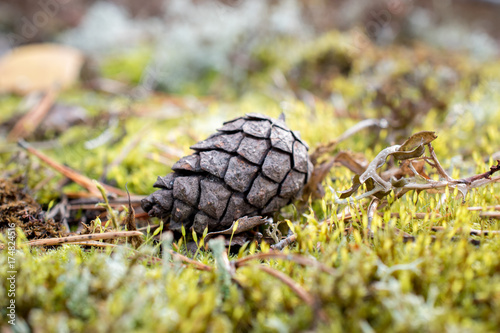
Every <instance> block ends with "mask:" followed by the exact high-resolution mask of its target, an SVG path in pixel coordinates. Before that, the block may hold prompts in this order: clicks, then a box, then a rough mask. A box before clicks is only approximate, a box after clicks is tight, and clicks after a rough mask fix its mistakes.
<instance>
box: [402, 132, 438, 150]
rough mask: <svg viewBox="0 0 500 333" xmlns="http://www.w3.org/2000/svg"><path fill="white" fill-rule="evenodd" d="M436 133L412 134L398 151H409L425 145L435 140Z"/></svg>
mask: <svg viewBox="0 0 500 333" xmlns="http://www.w3.org/2000/svg"><path fill="white" fill-rule="evenodd" d="M436 138H437V135H436V132H432V131H422V132H418V133H415V134H413V135H412V136H410V137H409V138H408V139H406V141H405V142H404V143H403V144H402V145H401V147H399V149H398V150H399V151H411V150H413V149H415V148H417V147H418V146H421V145H426V144H429V143H431V142H432V141H434V140H436Z"/></svg>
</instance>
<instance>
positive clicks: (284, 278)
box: [255, 265, 327, 321]
mask: <svg viewBox="0 0 500 333" xmlns="http://www.w3.org/2000/svg"><path fill="white" fill-rule="evenodd" d="M255 267H256V268H258V269H260V270H261V271H263V272H265V273H267V274H269V275H271V276H273V277H275V278H277V279H278V280H280V281H281V282H283V283H284V284H286V285H287V286H288V287H289V288H290V289H291V290H292V291H293V292H294V293H295V294H296V295H297V296H298V297H299V298H300V299H302V300H303V301H304V302H305V303H306V304H307V305H309V306H310V307H311V308H312V309H313V310H314V312H316V313H317V314H318V316H319V318H320V319H321V320H322V321H326V320H327V316H326V313H325V312H324V311H323V310H322V309H320V308H319V306H318V304H317V302H316V301H315V299H314V297H313V296H312V295H311V294H310V293H309V292H308V291H306V290H305V289H304V288H302V287H301V286H300V285H298V284H297V283H296V282H295V281H294V280H293V279H292V278H291V277H289V276H288V275H286V274H284V273H282V272H280V271H277V270H275V269H272V268H271V267H268V266H264V265H256V266H255Z"/></svg>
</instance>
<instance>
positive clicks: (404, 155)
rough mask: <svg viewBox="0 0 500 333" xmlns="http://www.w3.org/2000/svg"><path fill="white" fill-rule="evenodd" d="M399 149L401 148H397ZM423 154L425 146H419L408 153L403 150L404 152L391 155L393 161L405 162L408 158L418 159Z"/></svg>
mask: <svg viewBox="0 0 500 333" xmlns="http://www.w3.org/2000/svg"><path fill="white" fill-rule="evenodd" d="M399 149H401V148H399ZM424 153H425V146H424V145H423V144H422V145H420V146H417V147H416V148H415V149H413V150H410V151H406V150H404V151H398V152H395V153H393V154H391V155H392V156H394V158H395V159H397V160H400V161H401V160H407V159H410V158H416V157H420V156H422V155H423V154H424Z"/></svg>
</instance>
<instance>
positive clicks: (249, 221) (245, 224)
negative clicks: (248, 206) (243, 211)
mask: <svg viewBox="0 0 500 333" xmlns="http://www.w3.org/2000/svg"><path fill="white" fill-rule="evenodd" d="M266 221H267V219H266V218H263V217H262V216H252V217H247V216H244V217H242V218H240V219H238V220H237V221H234V222H233V224H232V225H231V227H230V228H227V229H225V230H222V231H214V232H209V233H208V234H207V237H206V240H208V239H210V238H213V237H215V236H218V235H232V234H233V233H234V234H235V235H237V234H240V233H242V232H245V231H248V230H251V229H253V228H255V227H258V226H259V225H262V224H264V223H266ZM236 223H237V225H236ZM235 226H236V229H235Z"/></svg>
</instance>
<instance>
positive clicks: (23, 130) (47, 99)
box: [7, 89, 58, 142]
mask: <svg viewBox="0 0 500 333" xmlns="http://www.w3.org/2000/svg"><path fill="white" fill-rule="evenodd" d="M57 94H58V90H57V89H50V90H49V91H48V92H47V93H46V94H45V96H43V98H42V100H41V101H40V103H38V104H37V105H36V106H35V107H34V108H33V109H31V110H30V111H29V112H28V113H26V114H25V115H24V116H23V117H22V118H21V119H19V121H18V122H17V123H16V124H15V125H14V128H12V130H11V131H10V132H9V134H8V135H7V140H8V141H11V142H13V141H17V140H19V139H22V138H26V137H27V136H28V135H30V134H31V133H33V131H35V130H36V129H37V127H38V126H39V125H40V123H41V122H42V121H43V119H44V118H45V116H46V115H47V113H48V112H49V111H50V108H51V107H52V105H54V101H55V99H56V98H57Z"/></svg>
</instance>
